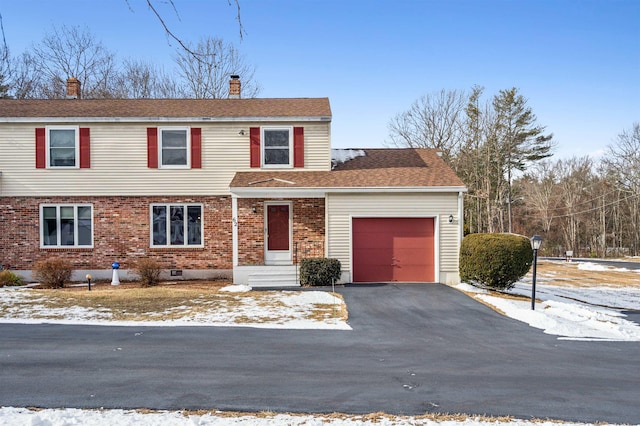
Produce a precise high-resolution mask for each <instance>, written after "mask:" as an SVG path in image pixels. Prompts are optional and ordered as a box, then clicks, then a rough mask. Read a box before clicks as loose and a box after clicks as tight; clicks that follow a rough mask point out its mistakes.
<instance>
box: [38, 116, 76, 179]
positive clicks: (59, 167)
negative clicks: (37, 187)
mask: <svg viewBox="0 0 640 426" xmlns="http://www.w3.org/2000/svg"><path fill="white" fill-rule="evenodd" d="M51 130H73V131H74V132H75V139H76V145H75V151H76V152H75V154H76V160H75V163H76V164H75V166H52V165H51V145H50V141H51V137H50V132H51ZM45 140H46V145H45V148H46V151H47V169H79V168H80V126H47V127H46V134H45Z"/></svg>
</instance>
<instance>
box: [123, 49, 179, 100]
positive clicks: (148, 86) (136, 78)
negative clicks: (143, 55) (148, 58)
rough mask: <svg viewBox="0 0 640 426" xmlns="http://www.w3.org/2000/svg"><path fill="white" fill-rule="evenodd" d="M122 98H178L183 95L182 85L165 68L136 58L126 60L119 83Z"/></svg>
mask: <svg viewBox="0 0 640 426" xmlns="http://www.w3.org/2000/svg"><path fill="white" fill-rule="evenodd" d="M118 86H119V91H118V92H117V94H118V96H119V97H122V98H147V99H151V98H178V97H183V96H184V95H183V94H182V90H181V85H180V84H179V83H178V82H177V81H176V80H175V78H173V77H172V76H170V75H169V74H167V73H165V72H164V70H163V69H161V68H158V67H156V66H154V65H153V64H151V63H149V62H144V61H141V60H136V59H127V60H125V61H124V65H123V70H122V72H121V73H120V83H119V84H118Z"/></svg>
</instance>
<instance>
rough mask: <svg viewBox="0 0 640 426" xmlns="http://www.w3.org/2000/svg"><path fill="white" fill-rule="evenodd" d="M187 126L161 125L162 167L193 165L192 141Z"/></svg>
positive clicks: (186, 166) (159, 142)
mask: <svg viewBox="0 0 640 426" xmlns="http://www.w3.org/2000/svg"><path fill="white" fill-rule="evenodd" d="M188 130H189V129H187V128H186V127H182V128H178V127H164V128H163V127H161V128H159V129H158V145H159V148H160V149H159V154H160V167H163V168H188V167H191V161H190V160H191V155H190V152H191V141H190V138H189V131H188Z"/></svg>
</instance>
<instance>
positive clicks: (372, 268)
mask: <svg viewBox="0 0 640 426" xmlns="http://www.w3.org/2000/svg"><path fill="white" fill-rule="evenodd" d="M352 248H353V280H354V281H355V282H375V281H421V282H424V281H429V282H430V281H433V280H434V278H435V260H434V259H435V256H434V219H433V218H354V219H353V221H352Z"/></svg>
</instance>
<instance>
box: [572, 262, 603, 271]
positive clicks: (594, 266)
mask: <svg viewBox="0 0 640 426" xmlns="http://www.w3.org/2000/svg"><path fill="white" fill-rule="evenodd" d="M578 269H580V270H582V271H609V270H610V269H611V268H609V267H608V266H606V265H601V264H598V263H593V262H580V263H578Z"/></svg>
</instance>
